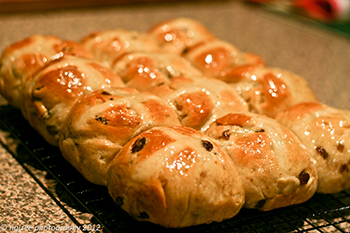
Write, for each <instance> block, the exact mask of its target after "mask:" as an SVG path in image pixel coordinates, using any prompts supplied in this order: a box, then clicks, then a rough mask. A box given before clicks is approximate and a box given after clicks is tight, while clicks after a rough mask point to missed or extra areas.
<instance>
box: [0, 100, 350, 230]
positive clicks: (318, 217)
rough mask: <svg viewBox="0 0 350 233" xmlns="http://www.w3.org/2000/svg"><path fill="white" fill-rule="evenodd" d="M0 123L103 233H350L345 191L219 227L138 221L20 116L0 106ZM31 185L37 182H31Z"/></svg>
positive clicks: (247, 213) (247, 214) (349, 197)
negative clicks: (176, 226) (166, 226)
mask: <svg viewBox="0 0 350 233" xmlns="http://www.w3.org/2000/svg"><path fill="white" fill-rule="evenodd" d="M0 124H1V127H2V128H5V129H6V130H8V131H9V132H10V133H11V134H12V136H13V137H15V138H17V139H19V140H20V142H21V143H22V144H23V145H24V147H25V148H26V150H27V152H28V153H29V154H30V155H31V156H33V157H34V158H35V159H36V160H37V162H38V163H40V164H41V165H42V166H43V167H44V168H45V169H46V170H47V171H48V172H49V173H50V174H51V175H52V176H53V177H54V178H55V179H56V180H57V181H58V182H59V183H60V184H61V185H62V186H64V188H65V189H66V191H67V192H68V193H69V194H70V195H71V196H72V198H74V199H75V200H76V201H77V202H80V203H81V205H82V206H83V207H84V208H85V209H86V210H87V211H88V212H90V213H92V214H93V215H94V217H95V218H96V219H97V221H99V222H100V223H101V224H102V225H103V226H104V232H108V231H109V232H118V233H124V232H127V233H132V232H155V231H159V230H161V231H162V232H178V231H181V232H201V233H202V232H244V233H250V232H268V233H273V232H350V190H345V191H342V192H339V193H336V194H328V195H322V194H316V195H314V197H312V198H311V199H310V200H309V201H307V202H305V203H303V204H299V205H295V206H290V207H286V208H281V209H276V210H273V211H269V212H260V211H257V210H246V209H243V210H241V212H240V213H239V214H238V215H237V216H235V217H234V218H232V219H229V220H225V221H223V222H221V223H212V224H209V225H200V226H193V227H188V228H183V229H181V230H179V229H164V228H162V227H161V226H158V225H155V224H151V223H146V222H138V221H136V220H134V219H132V218H131V217H130V216H129V215H128V214H127V213H125V212H124V211H123V210H122V209H121V208H120V207H119V206H117V205H116V204H115V203H114V202H113V200H112V198H111V197H110V196H109V194H108V191H107V188H106V187H102V186H98V185H94V184H91V183H89V182H88V181H86V180H85V179H84V178H83V177H82V176H81V175H80V174H79V173H78V172H77V171H76V170H75V169H74V168H73V167H72V166H71V165H70V164H69V163H68V162H67V161H66V160H65V159H64V158H63V157H62V155H61V153H60V151H59V149H58V148H57V147H54V146H51V145H49V144H47V143H46V142H45V141H44V140H43V139H42V138H41V136H40V135H39V134H38V133H37V132H36V131H35V130H34V129H33V128H31V127H30V126H29V124H28V123H27V122H26V121H25V120H24V118H23V117H22V115H21V113H20V112H19V111H18V110H16V109H14V108H12V107H10V106H1V107H0ZM37 182H40V181H39V180H37Z"/></svg>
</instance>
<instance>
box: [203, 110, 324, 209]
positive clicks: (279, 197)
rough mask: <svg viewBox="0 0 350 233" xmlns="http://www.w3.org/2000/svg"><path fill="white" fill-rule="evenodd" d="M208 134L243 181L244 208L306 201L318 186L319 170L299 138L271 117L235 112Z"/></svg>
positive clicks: (274, 207) (216, 123)
mask: <svg viewBox="0 0 350 233" xmlns="http://www.w3.org/2000/svg"><path fill="white" fill-rule="evenodd" d="M206 134H207V135H209V136H211V137H212V138H214V139H215V140H217V141H218V143H219V145H220V146H221V147H222V148H224V150H225V151H227V153H228V154H229V155H230V157H231V158H232V160H233V162H234V163H235V164H236V167H237V170H238V172H239V173H240V176H241V178H242V181H243V185H244V189H245V193H246V203H245V205H244V207H245V208H255V209H259V210H262V211H267V210H272V209H276V208H280V207H285V206H289V205H293V204H298V203H302V202H305V201H307V200H308V199H309V198H311V197H312V195H313V194H314V193H315V191H316V188H317V172H316V168H315V166H314V164H313V163H312V161H311V159H310V157H309V153H308V151H307V150H306V148H305V146H304V145H303V144H302V143H301V142H300V140H299V139H298V138H297V137H296V136H295V135H294V134H293V133H292V132H291V131H289V130H288V129H287V128H285V127H284V126H282V125H280V124H279V123H278V122H277V121H275V120H274V119H272V118H268V117H266V116H264V115H259V114H255V113H232V114H228V115H226V116H224V117H222V118H219V119H217V120H216V121H215V122H214V123H212V124H211V126H210V127H209V129H208V130H207V131H206Z"/></svg>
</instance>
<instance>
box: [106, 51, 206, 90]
mask: <svg viewBox="0 0 350 233" xmlns="http://www.w3.org/2000/svg"><path fill="white" fill-rule="evenodd" d="M112 68H113V69H114V70H115V71H116V72H117V73H118V74H119V75H120V76H121V78H122V79H123V81H124V82H125V83H126V84H127V85H128V86H129V87H132V88H136V89H137V90H139V91H150V90H152V88H154V87H156V86H158V85H162V84H168V83H169V82H170V79H172V78H174V77H179V76H200V75H203V73H202V72H201V71H200V70H199V69H197V68H195V67H194V66H193V65H192V64H191V63H190V62H189V61H188V60H187V59H186V58H184V57H181V56H180V55H177V54H168V53H145V52H134V53H127V54H125V55H124V56H122V57H120V58H119V59H118V60H116V61H115V62H114V64H113V66H112Z"/></svg>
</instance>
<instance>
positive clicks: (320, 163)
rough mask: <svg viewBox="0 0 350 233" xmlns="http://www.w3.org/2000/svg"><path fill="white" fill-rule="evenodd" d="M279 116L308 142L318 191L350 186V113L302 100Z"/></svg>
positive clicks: (337, 189) (325, 191)
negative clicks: (317, 175) (316, 172)
mask: <svg viewBox="0 0 350 233" xmlns="http://www.w3.org/2000/svg"><path fill="white" fill-rule="evenodd" d="M276 119H277V120H278V121H279V122H281V123H282V124H283V125H285V126H286V127H288V128H289V129H290V130H292V131H293V132H294V133H295V134H296V135H297V136H298V137H299V138H300V140H301V141H302V142H303V143H304V144H305V146H306V147H307V149H308V150H309V152H310V155H311V157H312V158H313V160H314V161H315V164H316V166H317V170H318V173H319V180H318V192H321V193H335V192H339V191H340V190H343V189H347V188H350V182H349V179H350V172H349V171H350V146H349V140H348V138H349V136H350V112H349V111H348V110H343V109H337V108H333V107H330V106H327V105H324V104H321V103H301V104H298V105H296V106H293V107H291V108H289V109H287V110H286V111H284V112H282V113H280V114H278V115H277V116H276Z"/></svg>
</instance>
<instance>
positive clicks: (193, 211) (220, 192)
mask: <svg viewBox="0 0 350 233" xmlns="http://www.w3.org/2000/svg"><path fill="white" fill-rule="evenodd" d="M107 177H108V182H107V184H108V190H109V193H110V194H111V196H112V198H113V199H114V200H115V201H116V203H117V204H119V205H120V206H121V208H122V209H124V210H125V211H126V212H127V213H129V214H130V215H131V216H132V217H134V218H136V219H137V220H140V221H149V222H153V223H157V224H160V225H162V226H165V227H174V228H175V227H176V228H179V227H186V226H191V225H198V224H204V223H210V222H213V221H217V222H221V221H222V220H224V219H227V218H231V217H233V216H235V215H236V214H237V213H238V211H239V210H240V209H241V207H242V205H243V203H244V189H243V186H242V182H241V179H240V177H239V175H238V172H237V170H236V168H235V166H234V164H233V162H232V160H231V159H230V157H229V156H228V155H227V154H226V153H225V152H224V151H222V150H221V149H220V148H219V147H218V146H217V145H216V144H215V143H214V142H213V141H212V140H211V139H210V138H209V137H206V136H205V135H203V134H202V133H200V132H198V131H196V130H194V129H191V128H187V127H182V126H180V127H155V128H152V129H150V130H148V131H145V132H144V133H142V134H140V135H138V136H137V137H135V138H134V139H132V140H130V141H129V142H128V143H127V144H126V145H125V146H124V147H123V148H122V150H121V151H120V153H119V154H118V155H117V156H116V157H115V158H114V159H113V161H112V162H111V164H110V166H109V168H108V176H107Z"/></svg>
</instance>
